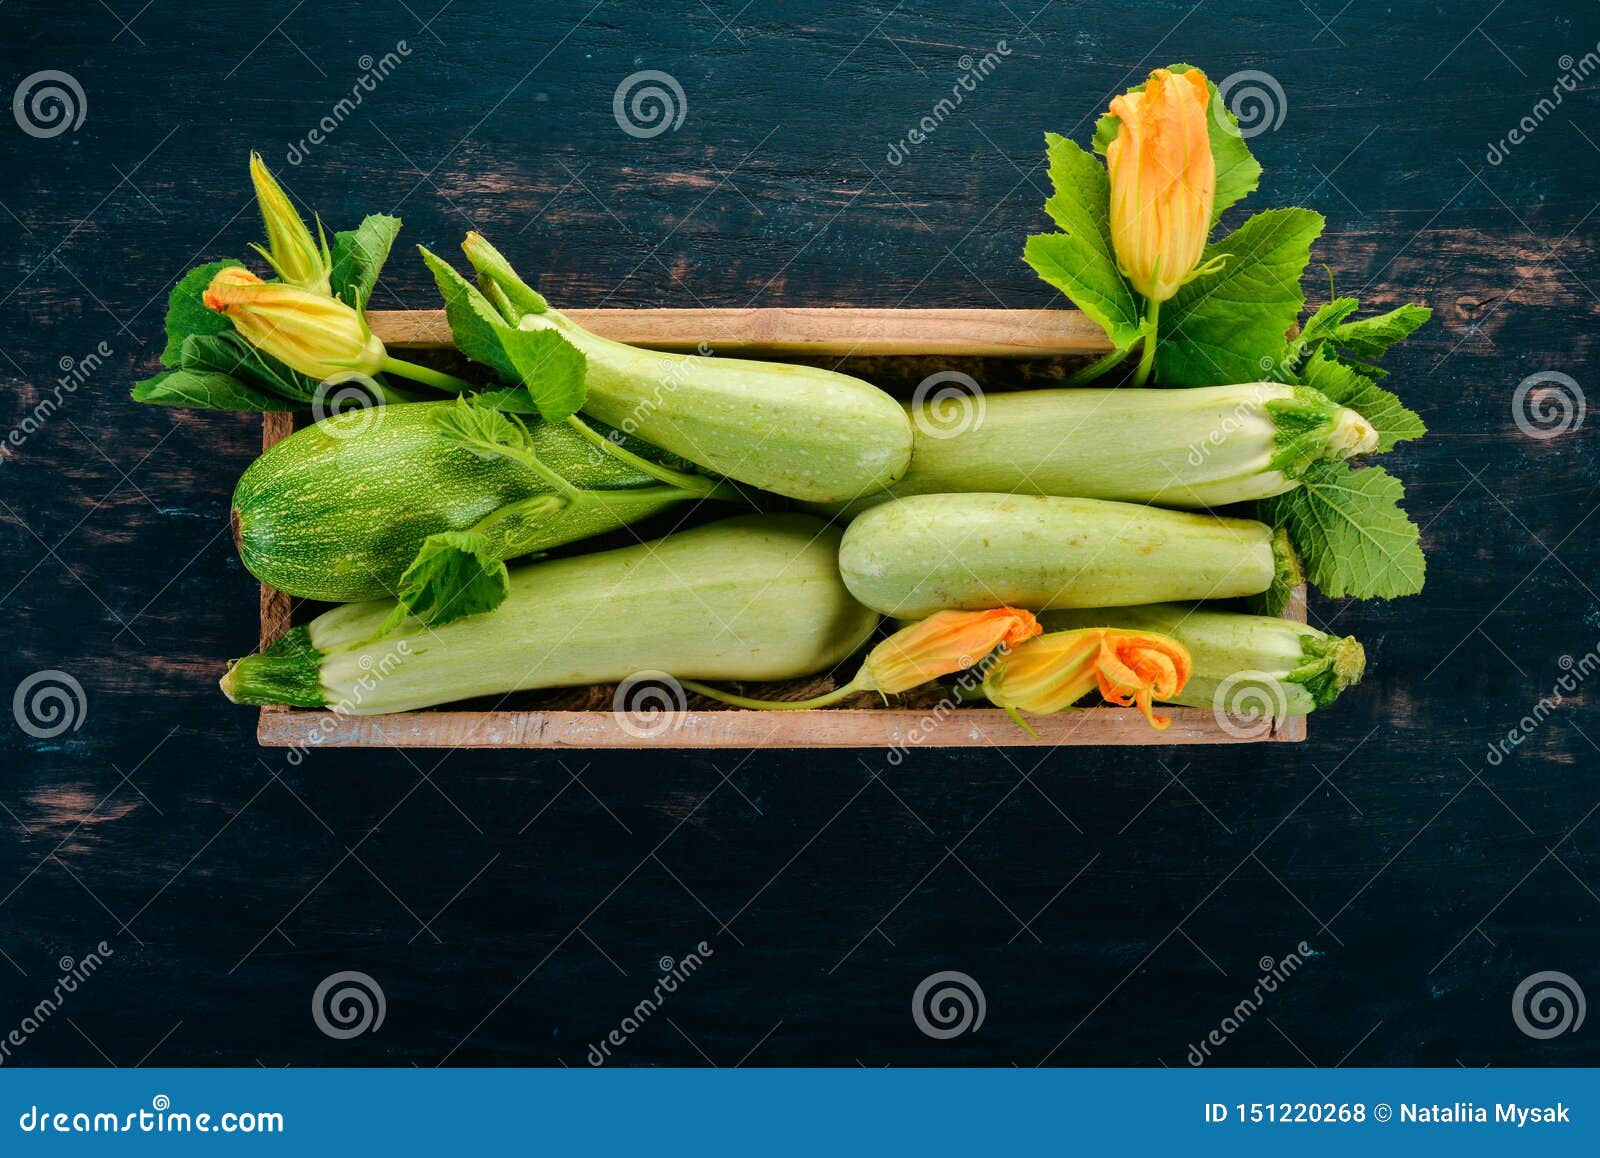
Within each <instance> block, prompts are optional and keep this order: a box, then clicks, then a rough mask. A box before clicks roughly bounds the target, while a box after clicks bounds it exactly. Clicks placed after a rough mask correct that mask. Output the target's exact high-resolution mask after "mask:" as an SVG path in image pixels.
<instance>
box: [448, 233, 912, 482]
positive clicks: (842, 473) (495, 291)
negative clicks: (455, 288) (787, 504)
mask: <svg viewBox="0 0 1600 1158" xmlns="http://www.w3.org/2000/svg"><path fill="white" fill-rule="evenodd" d="M462 248H463V249H464V250H465V251H466V254H467V257H468V258H469V259H470V260H471V261H472V264H473V266H474V268H476V269H477V271H478V274H479V277H480V280H481V281H482V282H483V283H485V286H486V288H491V287H492V292H491V296H492V297H494V299H495V300H496V303H497V305H498V307H499V308H500V309H501V310H502V311H503V312H504V313H506V314H509V315H511V317H512V320H514V321H515V323H516V324H517V326H518V327H519V328H521V329H524V330H553V331H555V332H556V333H559V334H560V335H561V336H562V337H564V338H565V339H566V340H567V341H569V342H571V343H572V345H574V346H576V347H577V348H578V349H579V350H581V351H582V352H583V355H584V357H585V358H586V359H587V371H586V375H585V379H584V383H585V387H586V390H587V398H586V400H585V402H584V404H583V410H584V412H585V413H586V414H590V415H593V416H594V417H595V418H598V419H600V420H601V421H602V422H608V423H610V424H611V425H612V426H614V427H616V428H618V429H619V430H622V431H625V432H626V433H628V434H633V435H637V436H638V437H640V438H642V439H644V440H645V441H646V442H649V443H652V444H654V445H656V446H660V447H664V448H665V449H667V450H669V451H671V452H672V453H673V454H677V455H681V456H682V457H683V458H685V459H688V460H689V461H690V462H693V463H697V464H698V465H700V466H701V467H703V468H705V469H706V470H708V471H710V472H712V473H713V474H719V475H725V476H726V477H728V478H731V479H736V480H738V481H739V482H744V483H749V484H750V485H752V486H756V487H760V488H761V489H762V490H767V491H772V492H773V493H774V494H780V495H785V496H787V497H788V498H792V499H800V500H803V501H807V502H818V503H832V502H847V501H849V500H851V499H854V498H855V497H856V496H857V495H861V494H867V493H870V492H872V491H876V490H880V489H882V488H883V487H886V486H888V485H889V484H890V483H892V482H894V480H895V479H897V478H899V477H900V475H901V474H902V473H903V472H904V471H905V469H906V464H907V463H908V462H909V461H910V459H911V421H910V419H909V418H908V417H907V416H906V413H905V411H904V410H903V409H902V408H901V406H900V404H899V403H898V402H896V401H895V400H894V399H893V398H891V397H890V396H889V395H887V394H885V393H884V392H883V391H882V390H879V389H878V388H877V387H876V386H873V385H872V384H871V383H869V382H863V381H862V380H861V379H859V378H852V377H850V376H849V375H847V374H839V373H836V372H834V371H832V370H823V369H819V368H817V367H814V366H793V365H787V364H783V363H778V362H757V361H751V360H749V359H744V358H722V357H716V356H712V355H711V354H710V353H706V354H674V353H669V352H666V351H662V350H644V349H640V348H638V347H636V346H627V345H624V344H623V343H621V342H613V341H611V340H610V339H609V338H602V337H600V336H598V335H596V334H592V333H590V332H589V331H588V330H586V329H584V328H583V327H582V326H580V325H578V324H577V323H576V322H574V321H573V320H572V319H571V318H569V317H567V316H566V315H565V314H562V313H560V312H559V311H557V310H553V309H551V308H550V307H549V305H548V304H547V303H546V302H545V301H544V299H543V298H542V297H540V296H539V295H538V294H537V293H535V292H534V291H533V290H531V289H530V288H529V287H528V286H527V285H526V284H525V283H524V282H523V281H522V279H521V278H520V277H518V275H517V274H516V272H515V271H514V270H513V269H512V268H511V266H510V264H509V263H507V261H506V260H505V258H504V257H502V256H501V255H500V254H499V253H498V252H497V251H496V250H495V249H494V248H493V247H492V246H490V245H489V243H488V242H487V241H485V240H484V239H483V237H482V236H481V235H480V234H477V233H469V234H468V235H467V240H466V242H465V243H464V245H463V246H462Z"/></svg>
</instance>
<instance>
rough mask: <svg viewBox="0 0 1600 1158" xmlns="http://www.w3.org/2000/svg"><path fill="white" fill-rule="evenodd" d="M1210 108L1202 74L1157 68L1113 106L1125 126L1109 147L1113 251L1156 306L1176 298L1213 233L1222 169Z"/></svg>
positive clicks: (1107, 155)
mask: <svg viewBox="0 0 1600 1158" xmlns="http://www.w3.org/2000/svg"><path fill="white" fill-rule="evenodd" d="M1210 101H1211V97H1210V93H1209V91H1208V90H1207V88H1206V77H1205V74H1204V73H1203V72H1201V71H1200V70H1199V69H1197V68H1196V69H1190V70H1189V71H1188V72H1179V73H1175V72H1169V71H1168V70H1167V69H1164V68H1158V69H1156V71H1154V72H1152V73H1151V74H1150V77H1149V79H1148V81H1146V83H1145V87H1144V90H1143V91H1142V92H1129V93H1124V94H1122V95H1121V96H1119V97H1117V98H1116V99H1115V100H1113V101H1112V102H1111V115H1112V116H1114V117H1116V118H1117V120H1118V121H1119V122H1120V124H1119V125H1118V128H1117V135H1116V137H1115V139H1113V140H1112V141H1111V143H1110V144H1109V145H1108V146H1107V147H1106V169H1107V171H1108V172H1109V173H1110V175H1111V244H1112V248H1113V249H1114V250H1115V251H1116V255H1117V265H1118V267H1119V268H1120V269H1121V270H1122V273H1123V276H1125V277H1126V278H1127V279H1128V280H1129V281H1130V282H1131V283H1132V284H1133V288H1134V289H1136V290H1138V291H1139V292H1140V293H1141V294H1143V295H1144V296H1145V297H1146V298H1148V299H1149V300H1150V301H1153V302H1164V301H1166V300H1167V299H1168V298H1170V297H1172V295H1173V294H1175V293H1177V292H1178V287H1179V286H1181V285H1183V283H1184V281H1185V280H1186V279H1187V278H1188V277H1189V274H1190V273H1191V272H1192V271H1193V270H1194V268H1195V266H1196V265H1197V264H1199V261H1200V254H1201V251H1202V250H1204V248H1205V244H1206V235H1207V234H1208V233H1210V232H1211V208H1212V205H1213V203H1214V201H1215V199H1216V191H1217V170H1216V163H1215V162H1214V161H1213V160H1212V157H1211V140H1210V136H1209V134H1208V130H1207V122H1208V117H1209V112H1208V109H1209V107H1210Z"/></svg>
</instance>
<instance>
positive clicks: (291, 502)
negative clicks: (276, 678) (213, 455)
mask: <svg viewBox="0 0 1600 1158" xmlns="http://www.w3.org/2000/svg"><path fill="white" fill-rule="evenodd" d="M453 405H455V404H454V403H451V402H417V403H406V404H402V405H395V406H385V407H381V408H377V409H372V410H362V411H353V412H349V413H346V414H342V415H337V416H335V417H331V418H328V419H325V420H324V421H322V422H319V423H317V424H316V425H314V426H308V427H306V428H305V429H303V430H299V431H296V432H295V433H294V434H292V435H290V436H289V437H288V438H286V439H284V440H283V441H282V442H280V443H278V444H277V445H276V446H274V447H273V448H272V449H271V450H268V451H267V452H266V453H265V454H263V455H262V456H261V457H260V458H258V459H257V460H256V461H255V462H254V463H253V464H252V465H251V466H250V468H249V469H248V470H246V471H245V473H244V477H242V478H241V479H240V480H239V485H238V487H237V488H236V489H235V490H234V494H233V512H232V518H233V529H234V538H235V541H236V543H237V545H238V548H239V557H240V558H241V559H242V560H243V561H244V565H245V567H247V568H248V569H249V571H250V573H251V574H252V575H254V576H255V577H256V578H258V579H260V580H261V581H262V582H263V583H265V584H267V585H268V586H270V587H275V588H277V589H278V590H279V591H283V592H286V593H287V594H289V595H293V596H297V597H299V598H303V599H318V600H325V601H327V602H331V603H353V602H359V601H361V600H366V599H379V598H383V597H385V596H393V595H394V594H395V593H396V592H397V590H398V588H399V582H400V577H401V575H402V574H403V573H404V572H405V570H406V568H407V567H408V566H409V565H410V564H411V562H412V560H413V559H414V558H415V557H416V555H417V551H418V548H419V547H420V546H421V545H422V543H423V541H424V540H425V539H427V538H428V537H429V536H430V535H435V534H439V533H441V532H446V531H473V530H476V531H480V532H482V533H483V535H484V536H485V538H486V540H487V546H488V552H489V554H490V555H492V556H493V557H494V558H498V559H511V558H515V557H517V556H519V555H526V554H529V553H530V552H534V551H540V550H545V549H548V548H550V547H556V546H560V545H561V544H563V543H571V542H575V541H577V540H579V539H584V538H588V537H589V536H591V535H597V534H600V533H601V532H604V531H610V530H614V529H616V528H618V527H621V526H625V525H627V524H629V523H632V522H636V521H638V520H639V519H643V518H646V517H647V516H649V515H653V514H656V513H657V512H659V511H662V510H665V509H666V508H668V507H670V506H672V505H673V504H674V503H677V502H681V501H683V500H684V499H686V498H690V497H694V496H693V495H692V494H691V493H690V492H688V491H686V490H684V489H683V488H681V487H676V486H669V485H664V484H663V483H662V482H661V481H659V480H658V479H656V478H652V477H651V476H650V475H648V474H646V473H644V472H643V471H641V470H639V469H637V468H635V467H633V466H631V465H629V464H627V463H625V462H622V461H619V460H618V459H617V458H615V457H613V456H612V455H610V454H607V453H606V452H605V451H603V450H601V449H598V448H597V447H595V446H594V445H592V444H590V443H589V442H587V441H585V440H584V438H583V437H582V436H581V435H579V434H578V433H577V432H576V431H574V430H573V429H572V428H570V427H567V426H561V425H553V426H552V425H547V424H545V423H542V422H535V423H531V424H529V426H528V434H529V436H530V437H531V440H532V445H533V448H534V450H535V451H536V453H537V455H538V457H539V460H540V461H541V462H542V463H544V464H545V465H546V466H547V467H549V468H550V469H551V470H553V471H555V472H556V473H557V474H560V475H562V476H564V477H565V478H566V479H567V480H568V481H569V482H570V483H572V484H573V485H574V486H576V487H579V488H582V489H584V490H586V491H595V492H602V497H603V498H604V500H605V501H600V502H593V503H586V504H566V505H563V504H562V503H561V502H560V501H558V500H557V499H556V496H555V494H554V492H553V490H552V488H551V486H550V485H549V483H548V482H546V481H545V480H544V479H541V478H540V477H539V475H538V474H537V473H535V472H534V471H531V470H529V469H528V468H527V467H526V466H524V465H522V464H521V463H518V462H516V461H513V460H512V459H509V458H504V457H484V456H480V455H478V454H474V453H473V452H472V451H471V450H470V449H467V448H465V447H462V446H459V445H453V444H451V443H450V442H449V441H448V440H446V439H443V438H441V437H440V435H439V432H438V430H437V428H436V426H435V424H434V421H433V420H432V417H431V416H432V415H433V414H434V413H435V412H437V411H439V410H440V409H441V408H449V407H451V406H453ZM602 433H606V432H604V431H603V432H602ZM621 445H622V446H623V447H624V448H625V449H627V450H631V451H632V452H633V453H635V454H638V455H641V456H642V457H644V458H647V459H650V460H651V461H662V460H663V459H666V458H667V456H666V455H665V454H664V452H662V451H660V450H657V449H656V448H654V447H651V446H648V445H647V444H645V443H642V442H639V441H637V440H632V439H622V440H621ZM704 482H705V484H706V485H705V491H706V492H707V493H709V492H710V491H711V490H712V489H713V487H714V485H715V484H714V482H713V480H710V479H706V480H704Z"/></svg>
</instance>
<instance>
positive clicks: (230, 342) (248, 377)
mask: <svg viewBox="0 0 1600 1158" xmlns="http://www.w3.org/2000/svg"><path fill="white" fill-rule="evenodd" d="M179 362H180V364H181V366H182V367H183V369H185V370H192V371H197V372H203V371H215V372H217V373H221V374H228V375H231V376H232V377H234V378H237V379H239V380H240V381H241V382H244V383H245V384H246V385H248V386H251V387H254V388H255V389H257V390H261V391H265V392H267V393H269V394H276V395H278V396H280V397H282V398H287V399H289V400H290V401H291V402H299V403H308V402H310V401H311V399H312V398H313V397H315V395H316V392H317V387H318V385H319V383H318V382H317V380H316V379H315V378H312V377H310V376H309V375H306V374H302V373H300V372H299V371H297V370H291V369H289V367H287V366H285V365H284V364H283V363H282V362H280V361H278V360H277V359H276V358H274V357H271V356H270V355H268V354H263V353H262V352H261V351H260V350H257V349H256V348H255V347H254V346H252V345H250V343H249V342H246V341H245V340H244V339H243V338H241V337H240V336H239V335H238V334H237V333H234V332H232V331H230V332H228V333H225V334H191V335H189V336H188V337H187V338H185V339H184V340H183V353H182V356H181V357H180V359H179Z"/></svg>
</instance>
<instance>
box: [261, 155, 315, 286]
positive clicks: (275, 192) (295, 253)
mask: <svg viewBox="0 0 1600 1158" xmlns="http://www.w3.org/2000/svg"><path fill="white" fill-rule="evenodd" d="M250 181H251V183H252V184H253V185H255V187H256V204H257V205H259V206H260V207H261V220H262V222H263V223H264V224H265V225H266V227H267V245H266V248H265V249H263V248H262V247H261V246H259V245H258V246H256V247H255V250H256V252H257V253H259V254H261V256H262V257H264V258H266V259H267V263H268V264H269V265H271V266H272V268H273V269H274V270H275V271H276V272H277V274H278V276H279V277H280V278H282V279H283V281H284V283H285V284H287V285H292V286H296V287H298V288H300V289H303V290H308V291H310V292H311V293H315V294H322V295H324V296H329V295H331V294H332V293H333V290H332V288H331V287H330V285H329V282H328V274H329V271H330V269H331V267H332V264H333V262H332V260H331V258H330V257H329V255H328V244H327V242H326V241H323V242H322V243H321V244H318V243H317V241H316V240H315V239H314V238H313V237H312V236H311V231H310V230H309V229H307V228H306V223H305V222H304V221H302V220H301V218H300V214H298V213H296V212H295V208H294V205H293V204H292V203H291V202H290V201H289V197H288V195H287V194H286V193H284V191H283V189H282V187H281V186H280V185H279V184H278V182H277V180H276V179H275V178H274V177H273V176H272V174H271V173H270V172H268V171H267V166H266V164H265V163H264V162H263V161H262V160H261V154H260V153H251V154H250ZM319 228H320V226H319Z"/></svg>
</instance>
